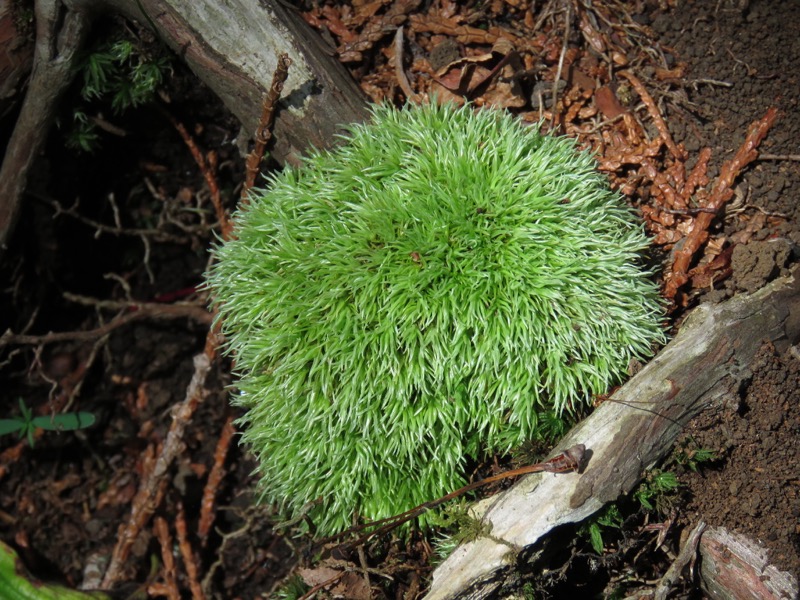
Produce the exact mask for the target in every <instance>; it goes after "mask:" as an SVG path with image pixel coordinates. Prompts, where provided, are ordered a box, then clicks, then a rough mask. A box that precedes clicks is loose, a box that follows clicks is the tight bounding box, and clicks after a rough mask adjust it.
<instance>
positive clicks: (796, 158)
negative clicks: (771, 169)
mask: <svg viewBox="0 0 800 600" xmlns="http://www.w3.org/2000/svg"><path fill="white" fill-rule="evenodd" d="M758 160H793V161H800V154H767V153H764V154H759V155H758Z"/></svg>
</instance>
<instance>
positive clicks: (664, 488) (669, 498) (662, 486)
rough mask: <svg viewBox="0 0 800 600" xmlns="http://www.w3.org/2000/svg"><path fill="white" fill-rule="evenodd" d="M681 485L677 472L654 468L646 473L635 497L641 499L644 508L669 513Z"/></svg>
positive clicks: (640, 502)
mask: <svg viewBox="0 0 800 600" xmlns="http://www.w3.org/2000/svg"><path fill="white" fill-rule="evenodd" d="M679 486H680V483H679V482H678V477H677V476H676V475H675V473H673V472H671V471H661V470H659V469H653V470H652V471H649V472H648V473H647V474H646V475H645V480H644V481H643V482H642V483H641V484H639V487H638V488H637V489H636V491H635V492H634V493H633V497H634V498H636V500H638V501H639V504H641V505H642V508H645V509H647V510H657V511H658V512H659V513H661V514H667V513H669V509H670V507H671V506H672V504H673V503H674V500H675V492H677V490H678V487H679Z"/></svg>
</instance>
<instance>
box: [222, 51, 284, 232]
mask: <svg viewBox="0 0 800 600" xmlns="http://www.w3.org/2000/svg"><path fill="white" fill-rule="evenodd" d="M291 65H292V61H291V59H290V58H289V55H288V54H281V55H280V56H279V57H278V64H277V66H276V67H275V72H274V73H273V74H272V85H271V86H270V88H269V92H267V95H266V97H265V98H264V104H263V105H262V108H261V118H260V119H259V122H258V129H257V130H256V134H255V145H254V146H253V150H252V151H251V152H250V154H249V155H248V156H247V173H246V175H245V181H244V187H243V188H242V200H244V201H246V200H247V194H248V192H249V191H250V190H251V189H252V187H253V186H254V185H255V183H256V176H257V175H258V171H259V167H260V165H261V161H262V160H264V151H265V150H266V147H267V144H268V143H269V140H270V139H271V138H272V125H273V123H274V122H275V106H276V105H277V104H278V100H280V97H281V92H282V91H283V84H284V83H286V78H287V77H288V76H289V67H290V66H291ZM224 234H225V232H223V235H224Z"/></svg>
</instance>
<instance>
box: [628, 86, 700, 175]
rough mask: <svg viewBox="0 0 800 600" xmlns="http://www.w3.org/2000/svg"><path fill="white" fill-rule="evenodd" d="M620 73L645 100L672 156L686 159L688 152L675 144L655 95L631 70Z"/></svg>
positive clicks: (643, 100) (648, 110)
mask: <svg viewBox="0 0 800 600" xmlns="http://www.w3.org/2000/svg"><path fill="white" fill-rule="evenodd" d="M619 74H620V75H621V76H622V77H624V78H625V79H627V80H628V81H630V82H631V85H632V86H633V89H635V90H636V93H637V94H639V97H640V98H641V99H642V102H644V105H645V106H646V107H647V112H648V113H649V114H650V118H651V119H653V122H654V123H655V125H656V128H657V129H658V133H659V135H660V136H661V141H662V142H664V144H665V145H666V146H667V148H669V151H670V152H671V153H672V156H673V157H674V158H675V159H676V160H679V161H682V160H685V159H686V152H685V151H684V150H683V149H679V148H678V146H677V145H676V144H675V141H674V140H673V139H672V134H671V133H670V132H669V128H668V127H667V123H666V121H664V117H662V116H661V111H660V110H658V106H656V102H655V100H653V97H652V96H651V95H650V92H648V91H647V88H646V87H644V84H643V83H642V82H641V81H640V80H639V78H638V77H636V75H634V74H633V73H631V72H630V71H620V73H619Z"/></svg>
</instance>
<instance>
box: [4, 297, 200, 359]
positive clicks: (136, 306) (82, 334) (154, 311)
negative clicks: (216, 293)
mask: <svg viewBox="0 0 800 600" xmlns="http://www.w3.org/2000/svg"><path fill="white" fill-rule="evenodd" d="M65 296H69V294H65ZM74 297H75V298H78V296H74ZM109 304H112V302H110V301H109ZM113 304H120V305H122V306H121V307H120V310H127V311H128V312H126V313H124V314H120V315H118V316H116V317H115V318H114V319H112V320H111V321H109V322H108V323H106V324H105V325H101V326H100V327H96V328H95V329H89V330H87V331H59V332H50V333H45V334H42V335H26V334H17V333H14V332H12V331H11V330H10V329H9V330H6V332H5V333H3V335H1V336H0V348H2V347H4V346H39V345H43V344H54V343H57V342H71V341H79V342H90V341H94V340H96V339H98V338H101V337H103V336H104V335H108V334H109V333H111V332H112V331H114V330H115V329H119V328H120V327H123V326H125V325H129V324H130V323H133V322H134V321H141V320H143V319H192V320H193V321H197V322H198V323H203V324H210V323H211V322H212V321H213V320H214V316H213V315H212V314H211V313H210V312H208V310H207V309H205V308H203V307H202V306H198V305H196V304H159V303H157V302H141V303H128V302H120V303H113ZM123 306H124V308H123ZM106 308H110V306H107V307H106Z"/></svg>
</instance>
